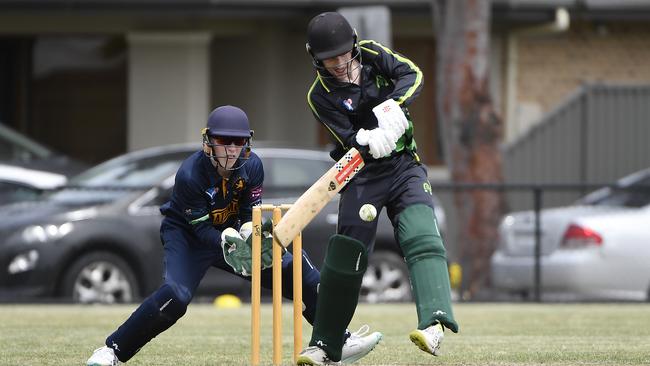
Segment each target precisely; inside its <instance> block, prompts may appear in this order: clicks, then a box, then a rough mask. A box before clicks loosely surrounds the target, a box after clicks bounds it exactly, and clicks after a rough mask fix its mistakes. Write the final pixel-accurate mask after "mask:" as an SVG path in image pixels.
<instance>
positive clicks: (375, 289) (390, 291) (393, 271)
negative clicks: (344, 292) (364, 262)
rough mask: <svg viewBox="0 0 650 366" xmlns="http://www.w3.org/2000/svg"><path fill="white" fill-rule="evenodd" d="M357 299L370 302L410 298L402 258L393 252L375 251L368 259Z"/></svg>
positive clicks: (409, 288) (409, 284) (407, 279)
mask: <svg viewBox="0 0 650 366" xmlns="http://www.w3.org/2000/svg"><path fill="white" fill-rule="evenodd" d="M359 300H360V301H364V302H370V303H378V302H398V301H410V300H411V283H410V281H409V275H408V267H407V266H406V263H405V262H404V259H403V258H402V257H401V256H400V255H398V254H396V253H393V252H389V251H384V250H381V251H376V252H374V253H373V254H372V255H371V256H370V259H369V261H368V269H367V270H366V273H365V275H364V276H363V282H362V284H361V293H360V295H359Z"/></svg>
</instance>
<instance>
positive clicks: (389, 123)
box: [297, 12, 458, 365]
mask: <svg viewBox="0 0 650 366" xmlns="http://www.w3.org/2000/svg"><path fill="white" fill-rule="evenodd" d="M306 46H307V51H308V52H309V54H310V56H311V58H312V62H313V66H314V68H315V69H316V79H315V81H314V83H313V84H312V85H311V88H310V89H309V91H308V93H307V101H308V104H309V107H310V109H311V111H312V113H313V114H314V116H315V117H316V120H317V121H319V122H320V123H322V124H323V125H324V126H325V128H326V129H327V130H328V131H329V132H330V134H331V137H332V140H333V142H334V144H335V148H334V150H333V151H332V152H331V153H330V155H331V156H332V158H333V159H334V160H338V159H339V158H340V157H341V156H343V154H344V153H345V152H346V151H348V150H349V149H350V148H352V147H355V148H356V149H357V150H359V151H360V152H361V154H362V155H363V157H364V160H365V167H364V168H363V169H362V170H361V171H360V172H359V173H357V175H356V177H355V178H353V179H352V181H350V182H349V183H348V185H347V187H345V188H344V189H343V190H342V193H341V197H340V203H339V213H338V228H337V234H336V235H334V236H332V237H331V238H330V241H329V245H328V248H327V254H326V257H325V262H324V264H323V266H322V267H321V284H320V290H319V296H318V300H317V306H316V315H315V321H314V327H313V333H312V337H311V340H310V342H309V347H307V348H306V349H304V350H303V351H302V352H301V354H300V357H299V358H298V360H297V361H298V362H297V363H298V364H299V365H330V364H338V361H340V360H341V357H342V347H343V342H344V340H343V338H341V334H342V332H343V331H344V330H345V327H346V326H347V324H348V322H349V321H350V319H351V318H352V316H353V315H354V312H355V309H356V306H357V302H358V296H359V290H360V287H361V280H362V277H363V274H364V272H365V270H366V266H367V261H368V255H370V253H372V250H373V246H374V242H375V235H376V230H377V220H376V219H374V220H371V221H365V220H363V219H362V218H361V217H359V210H360V208H361V207H362V206H363V205H365V204H371V205H373V206H375V207H376V208H377V210H379V211H381V210H382V209H383V208H384V207H386V209H387V213H388V217H389V218H390V220H391V222H392V224H393V227H394V232H395V238H396V239H397V242H398V244H399V246H400V248H401V251H402V253H403V255H404V257H405V260H406V263H407V265H408V268H409V275H410V280H411V287H412V291H413V296H414V298H415V304H416V307H417V315H418V324H417V327H416V328H415V329H414V330H413V331H412V332H411V333H410V334H409V338H410V339H411V341H412V342H413V343H414V344H415V345H416V346H418V347H419V348H420V349H421V350H423V351H425V352H427V353H430V354H432V355H434V356H436V355H438V352H439V348H440V344H441V341H442V339H443V335H444V330H445V329H449V330H451V331H452V332H458V324H457V323H456V321H455V319H454V315H453V312H452V307H451V296H450V286H449V275H448V272H447V259H446V251H445V247H444V245H443V242H442V239H441V237H440V232H439V230H438V225H437V222H436V217H435V215H434V210H433V199H432V196H431V195H432V192H431V185H430V184H429V181H428V178H427V172H426V169H425V167H424V166H423V165H422V164H421V163H420V160H419V158H418V155H417V153H416V144H415V140H414V138H413V123H412V121H411V118H410V116H409V113H408V109H407V106H408V105H409V104H410V103H411V102H412V101H413V99H414V98H415V97H417V96H418V94H419V92H420V90H421V88H422V73H421V71H420V69H419V68H418V67H417V66H416V65H415V64H414V63H413V62H412V61H410V60H409V59H407V58H406V57H404V56H402V55H400V54H399V53H397V52H394V51H392V50H390V49H389V48H387V47H384V46H382V45H381V44H379V43H377V42H375V41H371V40H363V41H359V40H357V34H356V31H355V30H354V29H353V28H352V27H351V26H350V24H349V23H348V22H347V20H346V19H345V18H344V17H343V16H342V15H340V14H339V13H336V12H327V13H322V14H320V15H317V16H316V17H314V18H313V19H312V20H311V21H310V22H309V25H308V30H307V45H306Z"/></svg>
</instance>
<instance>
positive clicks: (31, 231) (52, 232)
mask: <svg viewBox="0 0 650 366" xmlns="http://www.w3.org/2000/svg"><path fill="white" fill-rule="evenodd" d="M72 229H73V225H72V223H71V222H66V223H64V224H61V225H54V224H49V225H31V226H28V227H26V228H25V230H23V240H24V241H25V242H27V243H35V242H39V243H45V242H46V241H50V240H55V239H59V238H61V237H64V236H66V235H68V234H69V233H70V232H71V231H72Z"/></svg>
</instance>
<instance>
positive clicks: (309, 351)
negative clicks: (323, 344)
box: [296, 346, 341, 366]
mask: <svg viewBox="0 0 650 366" xmlns="http://www.w3.org/2000/svg"><path fill="white" fill-rule="evenodd" d="M340 364H341V362H334V361H332V360H330V358H329V357H328V356H327V353H325V351H324V350H323V349H322V348H320V347H318V346H309V347H307V348H305V349H304V350H302V352H300V355H299V356H298V359H297V360H296V365H299V366H304V365H310V366H321V365H340Z"/></svg>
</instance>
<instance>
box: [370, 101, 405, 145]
mask: <svg viewBox="0 0 650 366" xmlns="http://www.w3.org/2000/svg"><path fill="white" fill-rule="evenodd" d="M372 112H373V113H374V114H375V117H377V122H378V123H379V127H380V128H383V129H384V130H386V132H389V133H390V134H392V137H393V138H394V139H395V141H397V140H398V139H399V138H400V137H401V136H402V135H403V134H404V131H406V129H407V128H408V127H409V122H408V120H407V119H406V116H405V115H404V111H402V108H401V107H400V106H399V104H397V102H396V101H395V100H394V99H387V100H386V101H384V102H383V103H381V104H379V105H377V106H376V107H375V108H373V109H372Z"/></svg>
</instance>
